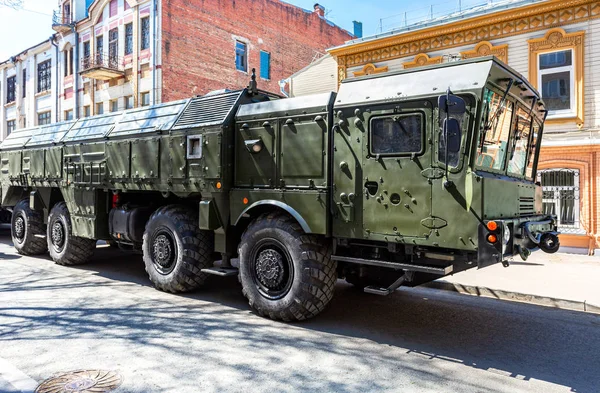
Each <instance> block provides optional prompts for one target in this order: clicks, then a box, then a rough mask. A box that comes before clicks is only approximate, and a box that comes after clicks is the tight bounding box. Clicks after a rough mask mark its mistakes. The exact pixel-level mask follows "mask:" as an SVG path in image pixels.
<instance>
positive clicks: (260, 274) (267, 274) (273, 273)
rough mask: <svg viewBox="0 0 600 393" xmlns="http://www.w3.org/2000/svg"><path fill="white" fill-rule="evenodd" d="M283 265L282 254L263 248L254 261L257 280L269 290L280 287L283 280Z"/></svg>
mask: <svg viewBox="0 0 600 393" xmlns="http://www.w3.org/2000/svg"><path fill="white" fill-rule="evenodd" d="M284 276H285V266H284V260H283V256H282V255H281V254H280V253H279V252H277V251H275V250H273V249H267V250H263V251H261V252H260V254H258V260H257V261H256V277H257V278H258V281H260V283H261V284H262V285H264V286H265V287H267V288H268V289H271V290H277V289H281V284H282V283H283V281H284Z"/></svg>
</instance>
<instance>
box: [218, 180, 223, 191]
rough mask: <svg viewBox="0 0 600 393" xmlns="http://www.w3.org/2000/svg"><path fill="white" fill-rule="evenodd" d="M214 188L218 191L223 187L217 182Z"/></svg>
mask: <svg viewBox="0 0 600 393" xmlns="http://www.w3.org/2000/svg"><path fill="white" fill-rule="evenodd" d="M216 187H217V190H220V189H221V187H223V184H221V182H220V181H218V182H217V184H216Z"/></svg>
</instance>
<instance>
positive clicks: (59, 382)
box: [35, 370, 123, 393]
mask: <svg viewBox="0 0 600 393" xmlns="http://www.w3.org/2000/svg"><path fill="white" fill-rule="evenodd" d="M122 382H123V378H122V377H121V375H119V374H118V373H116V372H114V371H105V370H82V371H73V372H70V373H64V374H58V375H56V376H54V377H52V378H48V379H47V380H45V381H44V382H42V383H41V384H40V386H38V387H37V389H35V393H103V392H110V391H112V390H114V389H116V388H118V387H119V386H120V385H121V383H122Z"/></svg>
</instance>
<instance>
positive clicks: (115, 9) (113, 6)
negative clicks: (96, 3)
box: [108, 0, 119, 18]
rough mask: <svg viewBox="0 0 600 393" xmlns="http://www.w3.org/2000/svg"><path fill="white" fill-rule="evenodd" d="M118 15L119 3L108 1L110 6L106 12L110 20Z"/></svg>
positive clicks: (113, 0) (115, 0) (112, 0)
mask: <svg viewBox="0 0 600 393" xmlns="http://www.w3.org/2000/svg"><path fill="white" fill-rule="evenodd" d="M118 13H119V2H118V1H117V0H110V6H109V10H108V17H109V18H112V17H113V16H116V15H117V14H118Z"/></svg>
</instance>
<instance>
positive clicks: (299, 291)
mask: <svg viewBox="0 0 600 393" xmlns="http://www.w3.org/2000/svg"><path fill="white" fill-rule="evenodd" d="M546 113H547V112H546V109H545V107H544V103H543V101H542V100H541V99H540V95H539V93H538V92H537V91H536V90H535V89H534V88H533V87H532V86H531V85H530V84H529V83H528V82H527V81H526V80H525V79H524V78H523V77H522V76H521V75H519V74H518V73H516V72H515V71H513V70H511V69H510V68H509V67H508V66H506V65H505V64H503V63H501V62H499V61H498V60H497V59H495V58H480V59H475V60H468V61H459V62H452V63H447V64H441V65H436V66H429V67H423V68H417V69H411V70H404V71H399V72H393V73H387V74H382V75H381V74H380V75H373V76H366V77H362V78H357V79H353V80H348V81H344V82H343V83H342V84H341V86H340V88H339V92H338V93H337V94H335V93H326V94H318V95H312V96H305V97H296V98H287V99H282V98H281V97H278V96H275V95H272V94H269V93H267V92H264V91H260V90H259V89H258V88H257V84H256V80H255V77H253V80H252V82H251V83H250V85H249V87H248V88H246V89H243V90H239V91H226V90H225V91H220V92H214V93H211V94H208V95H205V96H199V97H194V98H190V99H187V100H183V101H177V102H169V103H165V104H160V105H156V106H151V107H142V108H136V109H131V110H127V111H125V112H119V113H109V114H105V115H99V116H93V117H89V118H82V119H78V120H73V121H67V122H62V123H56V124H51V125H45V126H40V127H35V128H28V129H22V130H17V131H15V132H13V133H12V134H11V135H10V136H9V137H8V138H7V139H6V140H5V141H4V142H3V143H2V145H1V146H0V149H1V150H0V157H1V168H0V170H1V173H0V181H1V184H2V195H1V197H2V199H1V201H2V206H5V207H10V208H12V210H13V216H12V221H11V233H12V239H13V242H14V246H15V248H16V249H17V251H18V252H19V253H21V254H24V255H38V254H44V253H46V252H48V253H49V254H50V256H51V257H52V259H53V260H54V261H55V262H56V263H58V264H61V265H77V264H82V263H85V262H86V261H88V260H89V259H90V257H91V256H92V254H93V252H94V249H95V248H96V244H97V241H98V240H105V241H109V242H111V243H112V244H114V245H117V246H118V247H120V248H122V249H124V250H128V251H137V252H140V253H141V254H142V256H143V261H144V264H145V268H146V271H147V273H148V275H149V277H150V280H151V281H152V283H153V284H154V285H155V286H156V288H158V289H160V290H163V291H168V292H184V291H190V290H194V289H196V288H198V287H200V286H201V285H202V284H203V282H204V281H205V280H206V278H207V277H208V276H209V275H211V274H212V275H217V276H222V277H227V276H239V280H240V282H241V286H242V289H243V293H244V295H245V296H246V297H247V298H248V301H249V303H250V306H251V307H252V308H253V309H254V310H256V312H257V313H258V314H260V315H263V316H267V317H270V318H273V319H280V320H285V321H291V320H302V319H306V318H310V317H313V316H315V315H317V314H319V313H320V312H321V311H322V310H323V309H324V308H325V307H326V306H327V304H328V303H329V302H330V301H331V299H332V296H333V293H334V286H335V283H336V280H337V279H338V278H343V279H345V280H347V281H348V282H349V283H351V284H353V285H354V286H356V287H357V288H359V289H360V290H364V291H365V292H368V293H372V294H378V295H387V294H390V293H391V292H393V291H394V290H395V289H397V288H398V287H399V286H400V285H405V286H416V285H419V284H422V283H425V282H428V281H431V280H435V279H437V278H440V277H443V276H446V275H449V274H453V273H456V272H460V271H463V270H466V269H469V268H473V267H479V268H482V267H485V266H488V265H490V264H494V263H504V264H507V263H508V262H509V260H510V259H511V258H513V257H514V256H517V255H520V256H521V257H522V258H523V259H526V258H527V256H528V255H529V253H530V251H531V250H535V249H537V248H541V249H542V250H544V251H545V252H556V251H557V250H558V248H559V239H558V236H557V232H556V230H557V227H556V218H555V217H553V216H548V215H545V214H544V213H543V207H542V190H541V187H540V185H539V184H536V182H535V179H536V167H537V160H538V156H539V149H540V143H541V139H542V133H543V125H544V119H545V116H546ZM236 257H237V258H238V260H237V262H235V259H233V258H236Z"/></svg>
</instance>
